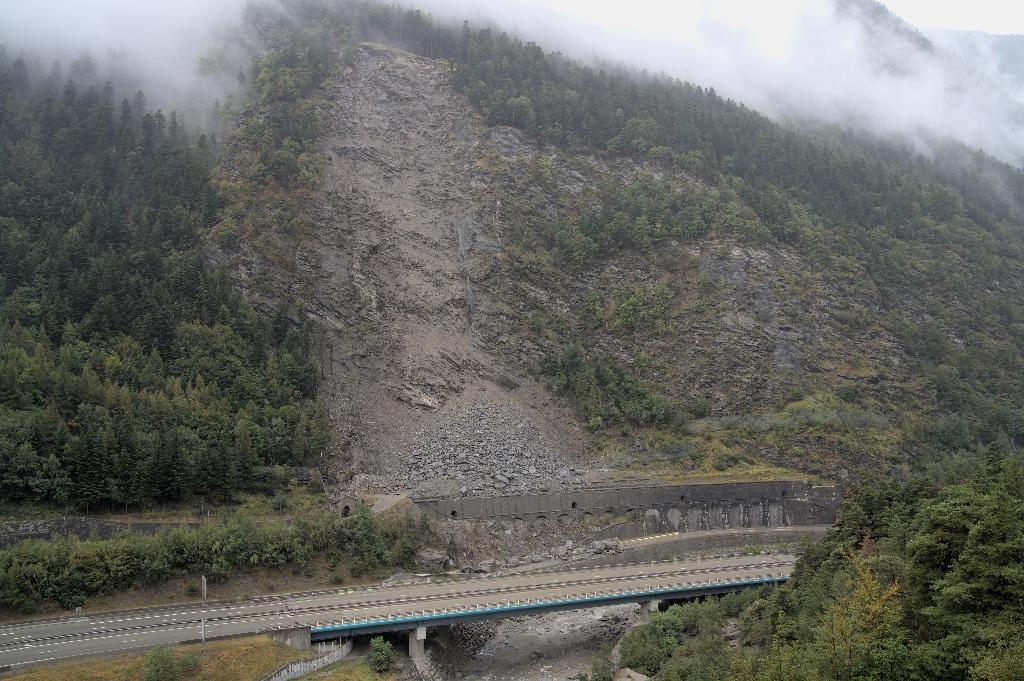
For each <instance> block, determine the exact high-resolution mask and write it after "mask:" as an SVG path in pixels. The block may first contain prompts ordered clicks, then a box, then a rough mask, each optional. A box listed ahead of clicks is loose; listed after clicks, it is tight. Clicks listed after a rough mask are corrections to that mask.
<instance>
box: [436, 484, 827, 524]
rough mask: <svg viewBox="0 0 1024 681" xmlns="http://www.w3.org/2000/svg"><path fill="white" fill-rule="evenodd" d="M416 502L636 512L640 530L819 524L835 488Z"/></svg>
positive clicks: (494, 511) (449, 511) (441, 514)
mask: <svg viewBox="0 0 1024 681" xmlns="http://www.w3.org/2000/svg"><path fill="white" fill-rule="evenodd" d="M416 505H417V506H418V507H419V508H420V509H422V510H423V511H425V512H427V513H428V514H430V515H432V516H433V517H434V518H437V519H439V520H443V519H448V520H473V519H479V520H485V519H490V518H518V519H522V520H529V521H543V520H558V519H560V518H579V517H586V516H591V517H596V518H597V519H598V520H601V519H608V520H609V521H611V520H612V519H614V518H615V517H616V516H621V515H623V514H627V513H633V514H639V515H640V516H641V517H640V522H642V532H640V534H652V533H656V532H668V531H676V532H680V531H681V532H688V531H694V530H714V529H729V528H736V527H777V526H787V525H820V524H831V523H833V522H834V521H835V517H836V512H837V510H838V506H839V490H838V489H837V488H835V487H831V486H829V487H825V486H820V487H819V486H812V485H809V484H808V483H806V482H800V481H788V480H787V481H772V482H729V483H715V484H696V485H664V486H651V487H618V488H607V489H591V490H580V491H578V492H569V493H564V494H535V495H526V496H519V497H462V498H455V499H425V500H421V501H417V502H416Z"/></svg>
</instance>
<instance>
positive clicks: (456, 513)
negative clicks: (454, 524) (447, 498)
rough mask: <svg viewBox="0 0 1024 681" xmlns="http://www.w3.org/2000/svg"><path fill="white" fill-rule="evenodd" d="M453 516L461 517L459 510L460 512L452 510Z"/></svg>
mask: <svg viewBox="0 0 1024 681" xmlns="http://www.w3.org/2000/svg"><path fill="white" fill-rule="evenodd" d="M451 516H452V517H453V518H458V517H459V512H458V511H452V512H451Z"/></svg>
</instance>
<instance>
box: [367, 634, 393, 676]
mask: <svg viewBox="0 0 1024 681" xmlns="http://www.w3.org/2000/svg"><path fill="white" fill-rule="evenodd" d="M394 661H395V651H394V649H393V648H392V647H391V642H390V641H385V640H384V637H383V636H375V637H374V638H372V639H370V654H369V655H367V656H366V665H367V666H368V667H369V668H370V669H372V670H373V671H375V672H377V673H378V674H380V673H382V672H386V671H387V670H389V669H391V665H392V664H393V663H394Z"/></svg>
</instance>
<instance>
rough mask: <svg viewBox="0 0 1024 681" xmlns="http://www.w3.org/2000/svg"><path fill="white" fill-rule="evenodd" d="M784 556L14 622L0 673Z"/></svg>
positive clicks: (610, 588)
mask: <svg viewBox="0 0 1024 681" xmlns="http://www.w3.org/2000/svg"><path fill="white" fill-rule="evenodd" d="M794 561H795V558H794V557H793V556H789V555H772V556H769V555H764V556H760V555H759V556H730V557H721V558H710V559H703V560H687V561H680V562H660V563H646V564H632V565H615V566H608V567H594V568H582V569H578V570H569V569H559V570H553V571H546V572H535V573H522V574H515V575H502V576H496V575H482V576H471V577H461V578H451V577H448V578H439V577H431V578H421V579H417V580H410V581H407V582H403V583H399V584H392V585H381V586H376V587H368V588H360V589H339V590H332V591H323V592H315V593H304V594H294V595H291V596H281V597H271V598H265V599H254V600H252V601H247V602H236V603H219V604H208V605H205V606H204V605H199V604H191V605H185V606H179V607H166V608H154V609H150V610H134V611H125V612H116V613H101V614H92V615H88V616H80V617H68V618H60V619H52V620H36V621H28V622H22V623H13V624H8V625H6V626H2V627H0V668H3V667H5V666H9V667H11V668H17V667H21V666H24V665H30V664H36V663H41V662H49V661H53V660H60V659H66V658H71V657H78V656H82V655H96V654H104V653H115V652H124V651H130V650H134V649H140V648H150V647H154V646H159V645H172V644H176V643H180V642H183V641H193V640H198V639H200V638H201V637H202V635H203V628H204V624H203V622H205V634H206V638H217V637H221V636H232V635H237V634H247V633H257V632H260V631H264V630H266V629H272V628H277V627H290V626H298V625H311V626H318V625H324V624H329V623H336V622H342V621H352V620H353V619H375V618H387V617H388V616H392V617H401V616H410V615H415V614H417V613H422V612H434V611H444V610H446V609H447V610H451V609H457V608H467V607H472V608H484V607H495V606H500V605H502V604H506V603H515V602H517V601H519V602H522V601H526V600H529V599H538V598H558V599H567V600H568V599H573V598H581V597H585V596H588V595H591V596H592V595H597V594H608V593H615V592H616V591H618V590H623V589H629V590H655V589H660V588H670V587H672V586H675V585H677V584H680V583H686V582H701V581H713V580H716V579H723V580H724V579H748V578H755V577H761V576H766V575H769V574H770V575H779V574H780V573H781V574H785V575H788V574H789V573H790V571H791V570H792V567H793V564H794Z"/></svg>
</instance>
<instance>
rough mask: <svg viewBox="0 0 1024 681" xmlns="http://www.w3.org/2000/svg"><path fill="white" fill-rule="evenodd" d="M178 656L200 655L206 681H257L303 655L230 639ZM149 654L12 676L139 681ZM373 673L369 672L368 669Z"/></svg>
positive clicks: (263, 642) (259, 641)
mask: <svg viewBox="0 0 1024 681" xmlns="http://www.w3.org/2000/svg"><path fill="white" fill-rule="evenodd" d="M173 652H174V653H175V654H176V655H182V654H184V653H188V652H192V653H195V654H196V655H198V656H199V664H200V667H199V673H198V674H196V675H195V676H193V677H192V678H195V679H203V681H254V679H259V678H262V677H263V676H266V675H267V674H269V673H270V672H272V671H274V670H275V669H277V668H278V667H280V666H281V665H283V664H285V663H286V662H289V661H291V660H295V659H298V658H300V657H303V653H301V652H300V651H298V650H294V649H292V648H288V647H285V646H283V645H280V644H278V643H275V642H273V641H271V640H270V638H269V637H267V636H252V637H246V638H236V639H227V640H223V641H213V642H211V643H207V644H206V647H205V648H203V647H201V646H200V645H198V644H195V645H187V646H178V647H175V648H173ZM145 659H146V653H133V654H131V655H120V656H117V657H105V658H93V659H88V660H84V661H79V662H65V663H60V664H52V665H45V666H41V667H33V668H32V669H29V670H27V671H24V672H21V673H20V674H15V675H14V676H11V677H9V678H10V679H12V681H13V680H16V681H67V680H68V679H74V680H75V681H139V679H141V678H142V672H143V664H144V660H145ZM367 671H369V670H367Z"/></svg>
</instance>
